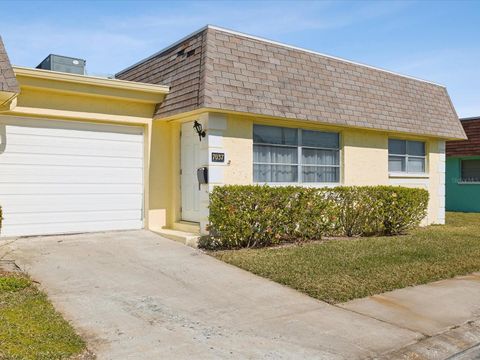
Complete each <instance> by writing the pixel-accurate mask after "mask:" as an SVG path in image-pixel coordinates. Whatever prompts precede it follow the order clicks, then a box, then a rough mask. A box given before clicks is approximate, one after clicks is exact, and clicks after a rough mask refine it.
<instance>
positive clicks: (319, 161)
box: [302, 148, 339, 165]
mask: <svg viewBox="0 0 480 360" xmlns="http://www.w3.org/2000/svg"><path fill="white" fill-rule="evenodd" d="M338 154H339V151H338V150H318V149H305V148H303V149H302V164H311V165H338V164H339V159H338V158H339V156H338Z"/></svg>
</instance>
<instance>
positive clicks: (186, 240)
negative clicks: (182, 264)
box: [154, 229, 200, 248]
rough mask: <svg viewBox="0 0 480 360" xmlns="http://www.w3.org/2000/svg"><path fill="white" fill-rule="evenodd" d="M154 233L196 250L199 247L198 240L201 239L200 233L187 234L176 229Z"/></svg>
mask: <svg viewBox="0 0 480 360" xmlns="http://www.w3.org/2000/svg"><path fill="white" fill-rule="evenodd" d="M154 232H155V233H157V234H159V235H161V236H163V237H166V238H167V239H170V240H175V241H178V242H181V243H182V244H185V245H187V246H191V247H194V248H196V247H197V246H198V240H199V239H200V234H199V233H193V232H186V231H180V230H175V229H160V230H154Z"/></svg>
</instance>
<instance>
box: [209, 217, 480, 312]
mask: <svg viewBox="0 0 480 360" xmlns="http://www.w3.org/2000/svg"><path fill="white" fill-rule="evenodd" d="M211 254H212V255H213V256H215V257H216V258H218V259H221V260H223V261H225V262H227V263H230V264H233V265H236V266H238V267H240V268H243V269H245V270H248V271H251V272H252V273H255V274H257V275H260V276H263V277H266V278H269V279H272V280H273V281H276V282H279V283H281V284H284V285H287V286H290V287H292V288H294V289H297V290H299V291H302V292H304V293H306V294H308V295H310V296H312V297H314V298H317V299H320V300H323V301H326V302H329V303H339V302H344V301H348V300H351V299H355V298H361V297H365V296H369V295H373V294H379V293H382V292H385V291H390V290H394V289H399V288H404V287H406V286H410V285H418V284H424V283H428V282H431V281H435V280H440V279H446V278H450V277H453V276H456V275H462V274H467V273H471V272H474V271H480V214H466V213H447V225H444V226H439V225H434V226H429V227H425V228H420V229H418V230H415V231H414V232H413V233H412V234H411V235H405V236H394V237H373V238H355V239H334V240H328V241H324V242H316V243H309V244H304V245H295V246H287V247H277V248H263V249H245V250H230V251H218V252H213V253H211Z"/></svg>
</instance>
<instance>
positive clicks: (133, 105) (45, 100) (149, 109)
mask: <svg viewBox="0 0 480 360" xmlns="http://www.w3.org/2000/svg"><path fill="white" fill-rule="evenodd" d="M17 106H18V107H20V108H34V109H45V110H48V109H50V110H55V111H65V112H67V113H72V112H77V113H95V114H98V117H101V116H102V115H101V114H105V115H109V116H112V115H118V116H129V117H140V118H145V119H148V120H151V118H152V114H153V111H154V109H155V104H145V103H140V102H137V101H125V100H120V99H110V98H101V97H97V96H78V94H69V93H60V92H56V91H49V90H45V89H34V88H22V92H21V94H20V96H19V97H18V100H17Z"/></svg>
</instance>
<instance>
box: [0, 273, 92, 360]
mask: <svg viewBox="0 0 480 360" xmlns="http://www.w3.org/2000/svg"><path fill="white" fill-rule="evenodd" d="M84 350H85V343H84V341H83V340H82V339H81V338H80V337H79V336H78V335H77V334H76V333H75V331H74V330H73V329H72V327H71V326H70V324H69V323H68V322H66V321H65V320H64V319H63V318H62V316H61V315H60V314H59V313H58V312H56V311H55V309H54V308H53V306H52V304H51V303H50V302H49V301H48V299H47V297H46V295H45V294H44V293H43V292H41V291H39V290H38V289H37V288H36V286H35V285H34V284H33V283H32V281H31V280H30V279H28V278H27V277H25V276H23V275H17V274H9V273H1V272H0V359H2V360H3V359H9V360H10V359H12V360H13V359H45V360H47V359H48V360H53V359H68V358H69V357H71V356H73V355H76V354H79V353H82V352H83V351H84Z"/></svg>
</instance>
